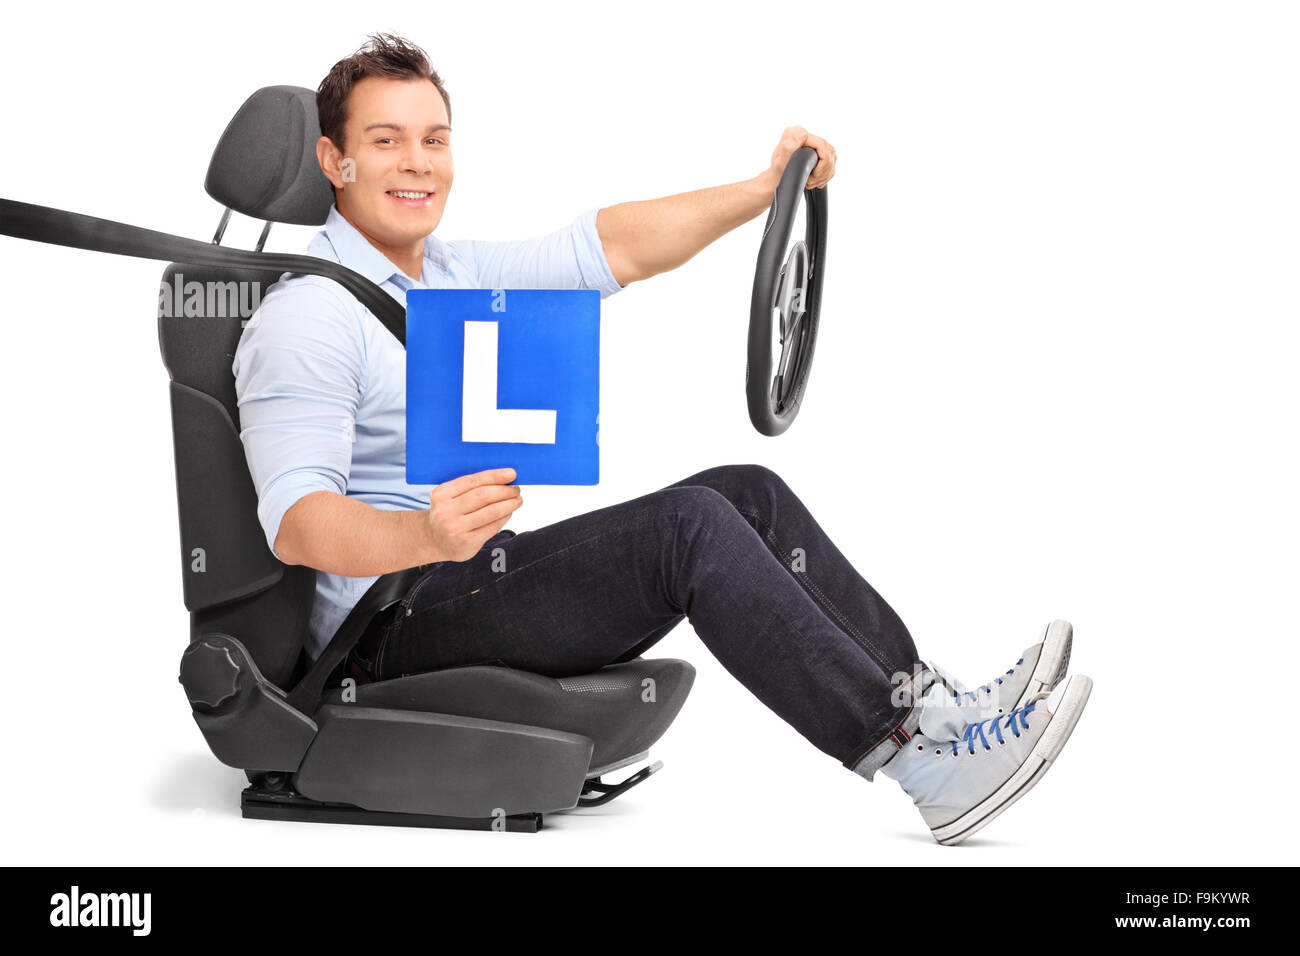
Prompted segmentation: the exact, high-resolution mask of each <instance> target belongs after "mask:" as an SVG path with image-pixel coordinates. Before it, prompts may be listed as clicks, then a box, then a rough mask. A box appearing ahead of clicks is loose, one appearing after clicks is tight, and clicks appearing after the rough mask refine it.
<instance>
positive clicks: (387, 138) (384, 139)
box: [379, 136, 393, 143]
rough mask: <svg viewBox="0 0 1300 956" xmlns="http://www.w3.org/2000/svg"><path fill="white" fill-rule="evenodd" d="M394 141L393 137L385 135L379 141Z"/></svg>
mask: <svg viewBox="0 0 1300 956" xmlns="http://www.w3.org/2000/svg"><path fill="white" fill-rule="evenodd" d="M392 141H393V140H392V137H389V136H385V137H384V138H383V139H381V140H380V141H379V142H381V143H391V142H392Z"/></svg>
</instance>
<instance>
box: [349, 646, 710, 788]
mask: <svg viewBox="0 0 1300 956" xmlns="http://www.w3.org/2000/svg"><path fill="white" fill-rule="evenodd" d="M694 681H695V668H694V667H692V666H691V665H690V664H688V663H687V662H686V661H679V660H673V659H671V658H663V659H660V660H642V659H637V660H633V661H627V662H625V663H622V664H611V665H610V666H609V667H605V668H602V669H601V670H599V671H597V672H595V673H594V674H586V675H583V676H579V677H561V678H554V677H543V676H541V675H539V674H532V673H529V672H527V671H520V670H514V669H512V668H508V667H482V666H474V667H455V668H451V669H449V670H444V671H431V672H429V673H425V674H411V675H408V676H406V677H398V678H394V679H392V680H386V681H380V682H378V683H374V684H361V685H360V686H358V687H357V688H356V701H355V702H356V703H357V704H361V705H364V706H368V707H387V708H391V709H393V710H420V711H434V712H437V713H440V714H454V715H456V716H459V717H480V718H483V719H486V720H502V721H508V722H511V723H521V724H530V725H533V726H536V727H549V728H552V729H554V730H563V731H566V732H568V733H574V734H582V735H583V736H586V737H590V738H591V739H592V740H593V741H594V742H595V745H596V746H595V750H594V752H593V753H592V756H591V767H592V771H593V772H596V771H598V770H600V769H602V768H608V767H612V766H617V765H618V764H619V763H620V762H622V761H624V760H627V759H628V758H631V757H635V756H638V755H640V754H643V753H645V752H646V751H647V750H649V749H650V746H651V745H652V744H653V743H655V741H657V740H658V739H659V738H660V737H661V736H662V735H663V733H664V731H666V730H667V729H668V725H669V724H671V723H672V722H673V719H674V718H675V717H676V716H677V713H678V711H680V710H681V709H682V704H684V703H685V702H686V696H687V694H688V693H689V692H690V689H691V685H692V683H694ZM344 693H345V692H344V691H343V690H342V689H340V688H333V689H331V690H329V691H327V693H326V697H325V702H326V703H341V702H342V701H343V697H344Z"/></svg>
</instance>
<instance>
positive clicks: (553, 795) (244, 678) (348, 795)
mask: <svg viewBox="0 0 1300 956" xmlns="http://www.w3.org/2000/svg"><path fill="white" fill-rule="evenodd" d="M319 136H320V131H319V126H318V123H317V118H316V98H315V94H314V93H313V92H312V91H311V90H308V89H303V88H300V87H293V86H272V87H266V88H264V89H261V90H258V91H257V92H256V93H254V94H253V95H252V96H251V97H249V99H248V100H247V101H246V102H245V103H244V104H243V106H242V107H241V108H240V109H239V111H238V112H237V113H236V115H235V117H234V118H233V119H232V120H231V122H230V123H229V125H228V126H227V128H226V130H225V132H224V133H223V135H222V137H221V140H220V142H219V143H218V144H217V148H216V150H215V152H214V154H213V156H212V161H211V164H210V166H209V169H208V174H207V179H206V182H205V188H206V190H207V192H208V193H209V195H211V196H212V198H214V199H215V200H217V202H219V203H221V204H222V205H223V206H224V207H225V211H224V213H223V215H222V218H221V224H220V225H219V227H218V229H217V234H216V236H215V238H214V240H213V243H212V244H210V245H209V244H207V243H199V242H196V241H194V240H187V239H182V238H180V237H174V236H165V235H164V234H161V233H153V232H150V231H148V230H143V229H139V228H138V227H134V226H127V225H124V224H120V223H110V222H107V221H105V220H97V219H92V218H91V217H85V216H79V215H77V214H73V213H66V212H63V211H60V210H52V209H48V208H46V207H39V206H30V205H28V204H23V203H13V202H10V201H8V200H2V201H0V202H2V203H3V204H4V205H3V212H4V213H5V219H6V220H7V221H5V223H4V228H3V229H0V231H3V232H6V233H8V234H9V235H18V236H21V237H23V238H31V239H37V240H40V241H46V242H58V243H61V244H65V245H78V246H80V247H82V248H94V249H99V250H101V251H107V252H116V253H121V254H127V255H137V256H144V257H146V258H163V259H164V260H173V259H174V260H175V261H171V264H170V265H169V266H168V267H167V269H166V271H165V272H164V274H163V289H164V290H170V289H174V288H179V289H181V290H183V292H184V295H183V297H182V298H183V301H184V307H183V308H182V309H179V310H177V309H176V308H174V307H173V304H174V302H173V300H172V299H170V298H169V296H168V295H167V294H166V293H165V291H164V294H162V295H160V299H159V314H158V339H159V345H160V347H161V350H162V358H163V363H164V364H165V366H166V368H167V371H168V373H169V375H170V378H171V382H170V393H171V410H172V438H173V445H174V451H175V460H176V494H177V503H178V506H179V511H180V545H181V547H180V558H181V568H182V571H181V574H182V587H183V592H184V600H185V606H186V608H187V609H188V611H189V614H190V633H189V646H188V647H187V648H186V650H185V652H184V654H183V655H182V657H181V666H180V682H181V684H182V686H183V687H184V690H185V693H186V695H187V698H188V700H189V703H190V705H191V708H192V711H193V715H194V720H195V722H196V723H197V724H198V726H199V729H200V731H202V733H203V736H204V738H205V739H206V741H207V743H208V746H209V747H210V749H211V750H212V753H213V754H214V755H215V756H216V757H217V759H218V760H220V761H222V762H223V763H225V764H228V765H229V766H232V767H237V768H239V769H241V770H244V771H245V772H246V774H247V777H248V781H249V783H248V786H247V788H246V789H245V790H244V791H243V795H242V800H241V805H242V812H243V815H244V816H245V817H251V818H260V819H279V820H301V821H319V822H331V823H374V824H390V825H399V826H428V827H451V828H458V829H498V830H500V829H504V830H520V831H536V830H537V829H539V828H540V827H541V825H542V819H543V814H545V813H549V812H554V811H561V810H567V809H571V808H574V807H577V806H587V805H594V804H599V803H603V802H605V801H607V800H609V799H612V798H613V797H615V796H618V795H619V794H620V793H623V792H625V791H626V790H627V789H628V788H629V787H631V786H633V785H635V784H638V783H640V782H641V781H643V780H644V779H646V778H647V777H648V776H649V775H650V774H651V773H653V772H654V771H655V770H657V769H658V767H659V764H651V765H649V766H647V767H645V768H643V769H641V770H640V771H639V772H636V773H634V774H633V775H632V776H631V777H629V778H627V779H626V780H624V781H622V782H621V783H618V784H611V783H606V782H604V781H603V780H602V775H603V774H605V773H607V772H609V771H612V770H616V769H619V768H624V767H628V766H630V765H632V764H634V763H637V762H639V761H640V760H642V759H644V758H646V757H647V756H648V751H649V748H650V746H651V745H652V744H654V743H655V742H656V741H657V740H658V739H659V738H660V737H661V736H662V735H663V733H664V732H665V731H666V730H667V728H668V726H669V724H671V723H672V721H673V719H674V718H675V717H676V716H677V713H678V712H679V711H680V709H681V707H682V705H683V703H684V702H685V700H686V697H687V695H688V693H689V692H690V688H691V684H692V682H693V680H694V675H695V671H694V668H692V667H691V665H690V664H688V663H687V662H685V661H680V660H669V659H665V660H643V659H640V658H635V659H632V660H625V661H622V662H618V663H613V664H611V665H610V666H608V667H605V668H603V669H601V670H599V671H597V672H595V673H592V674H584V675H574V676H572V677H561V678H553V677H545V676H541V675H538V674H532V673H526V672H523V671H519V670H515V669H512V668H509V667H502V666H472V667H460V668H455V669H451V670H445V671H435V672H429V673H419V674H408V675H404V676H401V677H398V678H395V679H392V680H383V681H377V682H373V683H366V684H359V685H354V684H353V682H351V681H344V682H342V683H340V682H339V676H340V673H341V668H340V664H341V662H342V661H343V660H344V657H345V655H346V653H347V651H348V650H349V649H350V648H351V647H352V646H354V645H355V643H356V642H357V640H358V639H359V638H360V637H361V635H362V633H363V632H364V631H365V630H366V628H367V627H368V626H369V625H371V624H372V623H373V622H374V619H375V616H376V615H378V614H379V613H381V612H382V611H384V610H385V609H386V608H389V607H391V606H392V604H393V603H394V602H396V601H398V600H399V599H400V598H401V597H402V596H403V595H404V594H405V593H406V591H407V590H408V589H409V588H410V587H411V586H412V585H413V584H414V582H415V581H416V579H417V578H418V577H419V576H420V573H421V571H422V569H421V568H408V569H405V570H402V571H398V572H395V573H392V574H386V575H383V576H381V577H380V578H379V579H378V580H377V581H375V583H374V585H373V586H372V587H371V588H370V589H369V591H368V592H367V593H366V595H365V596H364V597H363V598H362V600H361V601H360V602H359V603H358V605H357V606H356V608H355V609H354V610H353V611H352V613H351V614H350V615H349V616H348V618H347V619H346V620H345V621H344V622H343V624H342V625H341V626H340V628H339V631H338V633H337V634H336V635H335V637H334V638H333V639H332V640H331V641H330V642H329V645H328V646H327V648H326V649H325V651H324V652H323V653H322V654H321V655H320V656H319V657H318V658H317V659H316V660H314V661H312V660H311V659H309V657H308V655H307V653H306V650H305V648H306V646H307V636H308V626H307V625H308V619H309V616H310V614H311V611H312V604H313V600H314V597H315V582H316V572H315V571H314V570H313V569H311V568H308V567H304V566H293V565H285V564H282V563H281V562H280V561H279V560H278V559H277V558H276V557H275V555H274V554H273V552H272V551H271V550H270V549H269V548H268V547H267V543H266V539H265V535H264V533H263V530H262V527H261V525H260V523H259V521H258V516H257V504H258V499H257V493H256V490H255V488H254V486H253V482H252V478H251V476H250V473H249V470H248V467H247V462H246V459H245V456H244V449H243V445H242V443H241V441H240V437H239V433H240V425H239V409H238V407H237V405H236V399H235V385H234V376H233V373H232V371H231V366H232V362H233V358H234V352H235V347H236V345H237V344H238V342H239V339H240V335H241V332H242V329H243V327H244V326H245V325H246V323H247V321H248V318H249V316H248V315H247V314H241V309H240V308H238V307H233V308H232V307H231V306H232V301H237V296H238V291H237V290H239V289H240V288H241V287H240V285H239V284H240V283H245V284H247V285H245V286H243V287H242V288H243V289H245V290H249V289H252V290H255V295H257V296H258V298H259V300H260V297H261V294H262V293H264V292H265V291H266V290H267V289H268V288H269V287H270V286H271V285H272V284H273V283H275V282H276V281H277V280H278V279H279V278H280V276H281V274H283V273H284V272H297V273H304V272H305V273H315V274H320V275H327V276H329V277H331V278H335V279H337V280H338V281H340V283H342V284H343V285H344V286H345V287H346V288H347V289H348V290H349V292H351V293H352V294H353V295H355V296H357V297H358V298H359V299H360V300H361V301H362V302H363V304H365V305H366V306H367V308H369V309H370V310H371V311H372V314H375V315H376V317H377V318H379V319H380V321H381V322H383V323H384V324H385V325H386V326H387V327H388V328H389V330H390V331H392V332H393V334H394V335H396V336H397V337H398V338H399V340H400V341H402V342H403V344H405V326H404V318H405V313H404V310H403V309H402V308H401V306H400V304H398V303H397V302H396V301H395V300H394V299H393V298H392V297H391V296H389V295H388V294H387V293H386V292H384V291H383V290H382V289H379V288H378V286H375V285H373V284H372V283H369V282H368V281H367V280H365V279H364V278H362V277H361V276H359V275H357V274H356V273H352V272H351V271H350V270H347V269H344V268H342V267H341V266H339V265H338V264H336V263H329V262H325V261H323V260H319V259H314V258H313V257H309V256H289V255H283V254H272V253H265V252H262V246H263V243H264V242H265V240H266V236H267V233H268V231H269V230H270V228H271V225H272V223H274V222H282V223H293V224H299V225H315V226H319V225H322V224H323V223H324V222H325V219H326V216H327V214H328V212H329V208H330V204H331V203H332V202H333V191H332V187H331V186H330V185H329V183H328V181H327V180H326V179H325V177H324V175H323V174H322V173H321V171H320V168H319V166H318V164H317V161H316V154H315V144H316V141H317V139H318V138H319ZM232 210H233V211H235V212H238V213H241V214H243V215H246V216H251V217H254V218H256V219H260V220H264V221H265V226H264V228H263V231H262V237H261V239H259V241H258V244H257V251H256V252H248V251H241V250H233V249H221V248H219V247H220V243H221V238H222V235H223V234H224V231H225V228H226V224H227V222H228V221H229V219H230V215H231V212H232ZM160 237H161V238H160ZM192 283H197V285H192ZM196 289H197V290H200V294H198V295H194V294H191V293H192V291H193V290H196ZM214 290H215V292H214ZM231 292H234V294H235V295H236V299H235V300H232V299H231V297H230V295H229V293H231ZM175 301H181V298H177V299H176V300H175ZM178 311H179V313H180V314H177V312H178ZM573 626H574V627H575V628H582V627H584V626H585V625H584V622H582V621H580V620H577V621H574V622H573Z"/></svg>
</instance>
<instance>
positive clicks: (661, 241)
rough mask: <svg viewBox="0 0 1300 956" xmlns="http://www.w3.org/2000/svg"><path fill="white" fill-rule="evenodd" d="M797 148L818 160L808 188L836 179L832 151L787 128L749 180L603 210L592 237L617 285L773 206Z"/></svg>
mask: <svg viewBox="0 0 1300 956" xmlns="http://www.w3.org/2000/svg"><path fill="white" fill-rule="evenodd" d="M801 146H811V147H813V148H814V149H816V150H817V153H818V156H819V157H820V158H819V159H818V162H817V165H816V166H815V167H814V168H813V171H812V172H811V173H810V174H809V176H808V182H807V184H806V185H807V187H808V188H809V189H816V188H819V187H821V186H824V185H826V183H827V181H828V180H829V179H830V178H831V177H832V176H834V175H835V149H834V147H832V146H831V145H830V144H829V143H827V142H826V141H825V140H824V139H822V138H821V137H819V136H813V135H812V134H810V133H809V132H808V131H807V130H805V129H804V128H803V127H801V126H791V127H790V128H789V129H787V130H786V131H785V132H784V133H783V134H782V136H781V141H780V142H779V143H778V144H777V147H776V149H775V150H774V151H773V153H772V160H771V163H770V165H769V166H768V168H767V169H765V170H763V172H761V173H760V174H759V175H757V176H755V177H754V178H753V179H746V180H744V181H743V182H738V183H730V184H728V185H726V186H714V187H711V188H709V189H697V190H694V191H693V192H688V193H678V194H676V195H674V196H665V197H664V198H662V199H647V200H642V201H639V202H626V203H619V204H618V205H615V206H607V207H605V208H604V209H602V210H601V211H600V212H599V213H598V214H597V216H596V232H597V233H598V234H599V236H600V244H601V247H602V249H603V250H604V252H605V259H606V261H607V262H608V263H609V268H610V271H611V272H612V273H613V274H614V278H615V279H616V280H618V284H619V285H627V284H628V283H629V282H636V281H638V280H641V279H648V278H649V277H650V276H653V275H658V274H659V273H661V272H667V271H669V270H670V269H676V268H677V267H678V266H680V265H683V264H684V263H686V262H687V261H689V260H690V259H691V258H692V257H693V256H694V255H695V254H696V253H697V252H699V251H700V250H701V249H703V248H704V247H705V246H707V245H709V244H710V243H711V242H713V241H714V240H716V239H718V238H719V237H721V236H723V235H725V234H726V233H728V232H730V231H731V230H732V229H735V228H736V227H737V226H740V225H743V224H744V223H747V222H749V221H750V220H751V219H753V218H754V217H755V216H758V215H759V214H760V213H762V212H763V211H764V210H765V209H767V208H768V206H770V205H771V204H772V197H773V196H774V195H775V194H776V187H777V184H778V183H779V182H780V181H781V174H782V173H783V172H784V171H785V166H786V163H787V162H788V161H789V159H790V156H791V155H793V154H794V151H795V150H796V149H798V148H799V147H801Z"/></svg>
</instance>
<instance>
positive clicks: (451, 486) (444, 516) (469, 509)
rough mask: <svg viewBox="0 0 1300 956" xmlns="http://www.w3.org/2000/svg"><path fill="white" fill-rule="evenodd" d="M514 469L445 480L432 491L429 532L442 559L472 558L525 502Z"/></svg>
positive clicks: (465, 559)
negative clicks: (515, 483) (513, 482)
mask: <svg viewBox="0 0 1300 956" xmlns="http://www.w3.org/2000/svg"><path fill="white" fill-rule="evenodd" d="M514 480H515V470H514V469H513V468H493V469H491V470H489V471H480V472H476V473H475V474H472V475H462V476H461V477H459V478H453V479H452V480H451V481H445V482H443V483H442V484H440V485H439V486H438V487H436V488H434V489H433V491H431V492H430V493H429V511H428V516H429V533H430V536H431V538H432V541H433V545H434V549H435V552H436V553H437V554H438V556H439V557H438V560H440V561H468V560H469V559H470V558H472V557H473V556H474V555H476V554H478V552H479V549H480V548H482V547H483V545H485V544H486V543H487V542H488V539H489V538H491V537H492V536H493V535H494V534H496V533H497V532H498V531H500V530H501V529H502V528H503V527H504V526H505V523H506V522H507V521H509V520H510V516H511V515H513V514H514V513H515V511H516V510H518V508H519V506H520V505H522V504H523V503H524V496H523V490H522V489H521V488H520V487H519V486H518V485H512V484H510V482H512V481H514Z"/></svg>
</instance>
